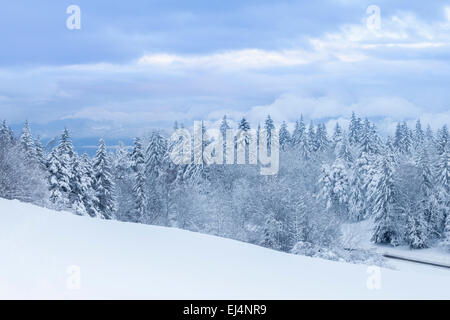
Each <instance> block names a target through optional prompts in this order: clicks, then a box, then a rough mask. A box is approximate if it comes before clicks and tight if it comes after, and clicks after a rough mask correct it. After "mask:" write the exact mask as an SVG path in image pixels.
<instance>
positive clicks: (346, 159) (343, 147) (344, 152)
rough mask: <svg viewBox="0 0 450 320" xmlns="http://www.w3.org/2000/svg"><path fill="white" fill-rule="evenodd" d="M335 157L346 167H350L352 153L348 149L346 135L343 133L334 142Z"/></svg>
mask: <svg viewBox="0 0 450 320" xmlns="http://www.w3.org/2000/svg"><path fill="white" fill-rule="evenodd" d="M335 152H336V159H340V160H341V161H342V162H343V163H344V164H345V166H346V167H350V166H351V164H352V162H353V155H352V152H351V150H350V145H349V142H348V139H347V135H343V136H342V137H341V138H340V140H339V141H338V142H337V144H336V148H335Z"/></svg>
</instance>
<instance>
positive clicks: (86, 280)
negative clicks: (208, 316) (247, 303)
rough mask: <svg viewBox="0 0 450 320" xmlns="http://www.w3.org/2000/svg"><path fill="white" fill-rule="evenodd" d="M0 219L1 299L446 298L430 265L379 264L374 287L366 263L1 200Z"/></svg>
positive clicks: (443, 283)
mask: <svg viewBox="0 0 450 320" xmlns="http://www.w3.org/2000/svg"><path fill="white" fill-rule="evenodd" d="M0 216H1V221H2V222H1V224H0V257H1V258H0V298H7V299H9V298H26V299H29V298H31V299H34V298H44V299H47V298H56V299H80V298H87V299H90V298H112V299H119V298H124V299H128V298H138V299H139V298H148V299H305V298H306V299H310V298H311V299H312V298H331V299H347V298H356V299H391V298H394V299H397V298H406V299H409V298H413V299H415V298H424V299H436V298H440V299H450V271H448V272H444V271H442V270H441V271H440V272H433V270H435V268H431V267H430V268H427V269H421V272H413V271H411V270H400V271H396V270H389V269H381V273H380V286H381V287H380V289H373V290H370V289H368V287H367V280H368V279H369V277H371V274H370V273H368V267H367V266H365V265H354V264H346V263H340V262H333V261H326V260H322V259H317V258H309V257H303V256H296V255H291V254H286V253H281V252H277V251H273V250H269V249H265V248H262V247H258V246H253V245H250V244H246V243H242V242H238V241H233V240H229V239H223V238H218V237H213V236H208V235H203V234H197V233H192V232H188V231H183V230H178V229H169V228H163V227H155V226H147V225H139V224H131V223H123V222H117V221H105V220H100V219H92V218H89V217H79V216H75V215H72V214H70V213H65V212H54V211H51V210H47V209H43V208H39V207H36V206H33V205H29V204H23V203H20V202H18V201H9V200H4V199H0ZM370 270H371V269H369V271H370ZM425 270H428V271H429V272H426V271H425ZM78 280H79V281H78Z"/></svg>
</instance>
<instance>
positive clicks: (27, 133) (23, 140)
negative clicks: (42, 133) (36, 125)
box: [19, 121, 36, 163]
mask: <svg viewBox="0 0 450 320" xmlns="http://www.w3.org/2000/svg"><path fill="white" fill-rule="evenodd" d="M19 142H20V146H21V149H22V152H23V153H24V154H25V156H26V159H27V160H28V161H29V162H30V163H33V162H35V161H36V152H35V151H36V150H35V147H34V140H33V136H32V134H31V130H30V126H29V124H28V121H26V122H25V125H24V127H23V129H22V134H21V135H20V138H19Z"/></svg>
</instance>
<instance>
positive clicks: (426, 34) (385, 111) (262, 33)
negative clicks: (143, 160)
mask: <svg viewBox="0 0 450 320" xmlns="http://www.w3.org/2000/svg"><path fill="white" fill-rule="evenodd" d="M71 4H75V5H78V6H79V7H80V8H81V29H80V30H68V29H67V28H66V19H67V18H68V16H69V15H68V14H67V13H66V8H67V7H68V6H69V5H71ZM369 5H377V6H379V8H380V9H381V28H380V29H378V30H371V29H368V28H367V26H366V20H367V17H368V16H369V15H368V14H367V13H366V9H367V7H368V6H369ZM0 39H1V41H2V46H1V50H0V118H6V119H7V120H8V121H9V122H10V123H12V124H20V123H22V122H23V121H24V120H25V119H28V120H29V121H30V122H31V123H32V125H33V128H34V131H35V132H37V133H39V134H41V135H42V136H44V137H45V136H52V135H54V134H55V132H58V131H60V129H61V128H62V127H63V126H68V127H69V128H70V129H71V130H72V132H73V133H74V135H76V136H78V137H98V136H107V137H130V136H134V135H138V134H144V133H145V132H147V131H149V130H150V129H152V128H156V127H169V126H171V125H172V123H173V121H175V120H178V121H181V122H184V123H186V124H187V125H191V124H192V123H193V121H194V120H198V119H204V120H207V121H208V122H210V123H211V125H213V124H215V123H217V121H219V120H220V118H221V117H222V116H223V114H224V113H227V114H228V115H229V117H230V118H231V119H232V120H238V119H239V118H240V117H242V116H246V117H248V118H249V119H250V120H251V122H252V123H253V124H256V123H258V122H261V121H263V119H264V118H265V116H266V115H267V113H270V114H271V115H272V117H273V118H274V119H275V120H276V121H277V122H280V121H282V120H287V121H289V122H290V124H291V125H292V123H293V122H294V121H295V120H296V119H297V118H298V117H299V116H300V114H304V115H305V117H306V118H307V119H313V120H315V121H326V122H327V123H328V125H329V126H330V127H331V126H333V125H334V123H335V122H336V121H339V122H341V123H343V124H345V122H346V118H348V116H349V114H350V112H351V111H352V110H355V111H356V112H358V113H359V114H361V115H362V116H368V117H371V118H373V119H376V121H377V122H378V126H379V127H380V129H381V130H383V131H385V132H391V131H392V130H393V128H394V126H395V122H396V121H398V120H407V121H410V122H411V123H412V122H413V121H414V119H416V118H421V119H422V120H423V121H424V122H425V123H430V124H431V125H432V126H433V127H435V128H436V127H438V126H441V125H443V124H445V123H449V122H450V111H449V109H450V108H449V101H450V99H449V98H450V90H449V89H448V86H449V83H450V63H449V62H450V3H446V2H444V1H432V2H431V1H430V2H427V3H424V2H423V1H415V0H414V1H411V0H409V1H353V0H327V1H276V2H275V1H261V0H258V1H245V0H240V1H211V0H210V1H167V0H165V1H148V0H147V1H143V0H142V1H111V0H110V1H103V0H102V1H98V0H96V1H92V0H91V1H75V0H73V1H50V0H47V1H45V0H44V1H42V0H41V1H23V0H16V1H10V2H7V3H3V4H2V8H1V10H0Z"/></svg>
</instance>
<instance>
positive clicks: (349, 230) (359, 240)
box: [342, 219, 450, 276]
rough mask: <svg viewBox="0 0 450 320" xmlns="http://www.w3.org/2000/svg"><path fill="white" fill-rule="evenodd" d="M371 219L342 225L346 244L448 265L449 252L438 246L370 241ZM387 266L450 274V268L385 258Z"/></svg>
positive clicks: (405, 269) (354, 247) (397, 268)
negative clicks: (383, 243) (379, 243)
mask: <svg viewBox="0 0 450 320" xmlns="http://www.w3.org/2000/svg"><path fill="white" fill-rule="evenodd" d="M373 228H374V221H373V219H366V220H363V221H361V222H357V223H347V224H343V225H342V232H343V234H344V237H345V239H346V245H347V247H349V248H352V249H364V250H373V251H376V252H378V253H380V254H390V255H395V256H400V257H404V258H409V259H416V260H420V261H429V262H434V263H438V264H443V265H450V254H449V253H448V252H446V251H445V250H444V249H442V248H439V247H432V248H426V249H410V248H409V247H408V246H398V247H393V246H390V245H377V244H374V243H373V242H371V240H370V238H371V235H372V233H373ZM387 260H388V263H387V266H389V267H391V268H394V269H396V270H400V271H413V272H421V273H423V272H427V273H433V274H439V275H443V276H450V269H445V268H442V267H434V266H429V265H423V264H417V263H412V262H408V261H401V260H394V259H387Z"/></svg>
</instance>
